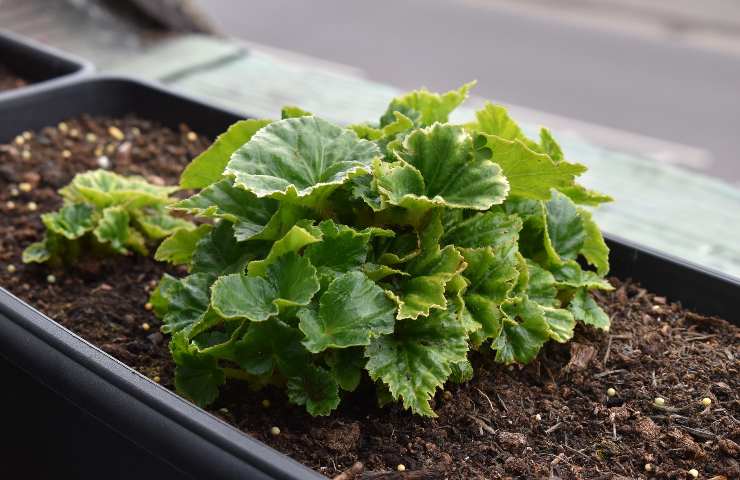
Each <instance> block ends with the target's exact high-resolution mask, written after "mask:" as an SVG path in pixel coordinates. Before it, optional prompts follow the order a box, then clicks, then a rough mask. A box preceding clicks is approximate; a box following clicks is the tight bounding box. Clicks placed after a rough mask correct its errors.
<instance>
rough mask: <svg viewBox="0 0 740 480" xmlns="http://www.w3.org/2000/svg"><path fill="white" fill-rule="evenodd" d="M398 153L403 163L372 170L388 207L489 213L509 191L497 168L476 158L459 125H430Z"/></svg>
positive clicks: (405, 144) (410, 138)
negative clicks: (444, 208) (439, 207)
mask: <svg viewBox="0 0 740 480" xmlns="http://www.w3.org/2000/svg"><path fill="white" fill-rule="evenodd" d="M396 155H397V157H398V158H399V159H400V160H402V161H401V162H396V163H394V164H387V163H377V164H376V166H375V176H376V178H377V185H378V189H379V190H380V192H381V194H382V195H383V197H384V198H385V200H386V201H387V202H388V203H390V204H392V205H398V206H401V207H404V208H408V209H411V210H414V209H421V210H423V209H428V208H430V207H434V206H446V207H450V208H470V209H474V210H487V209H489V208H490V207H491V206H493V205H496V204H499V203H501V202H503V201H504V199H505V198H506V195H507V193H508V191H509V186H508V183H507V181H506V178H504V176H503V175H502V174H501V169H500V168H499V167H498V166H497V165H496V164H494V163H493V162H491V161H490V160H487V159H481V158H477V157H476V155H475V152H474V150H473V142H472V140H471V138H470V136H469V135H468V134H467V133H466V132H465V131H464V130H463V129H462V127H457V126H453V125H442V124H434V125H433V126H431V127H429V128H425V129H420V130H415V131H414V132H413V133H411V134H410V135H408V136H407V137H406V138H405V140H404V142H403V148H402V149H400V150H399V151H398V152H396Z"/></svg>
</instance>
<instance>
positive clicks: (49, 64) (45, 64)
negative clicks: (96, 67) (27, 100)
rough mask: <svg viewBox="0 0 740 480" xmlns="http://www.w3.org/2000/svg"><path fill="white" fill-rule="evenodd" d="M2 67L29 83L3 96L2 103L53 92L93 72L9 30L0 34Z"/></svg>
mask: <svg viewBox="0 0 740 480" xmlns="http://www.w3.org/2000/svg"><path fill="white" fill-rule="evenodd" d="M0 64H2V65H4V66H6V67H8V68H10V69H11V70H12V71H13V72H15V73H16V74H18V75H19V76H21V77H22V78H23V79H24V80H26V81H27V82H28V85H26V86H23V87H20V88H16V89H13V90H6V91H3V92H0V99H2V98H10V97H14V96H17V95H25V94H28V93H32V92H34V91H38V90H43V89H46V88H52V87H54V86H55V85H59V84H61V83H65V82H69V81H74V79H76V78H79V77H81V76H83V75H86V74H88V73H90V72H91V71H92V70H93V67H92V65H91V64H90V63H88V62H85V61H83V60H80V59H78V58H76V57H74V56H72V55H69V54H67V53H64V52H60V51H59V50H56V49H53V48H50V47H47V46H46V45H42V44H40V43H38V42H35V41H33V40H29V39H28V38H25V37H21V36H19V35H16V34H14V33H11V32H8V31H7V30H0Z"/></svg>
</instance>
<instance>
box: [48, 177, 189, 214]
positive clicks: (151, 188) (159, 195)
mask: <svg viewBox="0 0 740 480" xmlns="http://www.w3.org/2000/svg"><path fill="white" fill-rule="evenodd" d="M175 190H177V187H160V186H157V185H152V184H151V183H149V182H147V181H146V180H144V179H143V178H141V177H124V176H121V175H118V174H117V173H113V172H110V171H108V170H92V171H88V172H85V173H78V174H77V175H75V177H74V179H72V182H71V183H70V184H69V185H67V186H66V187H64V188H62V189H61V190H59V193H60V194H61V196H62V198H64V199H65V200H67V201H68V202H70V203H89V204H91V205H93V206H95V207H97V208H99V209H103V208H106V207H110V206H125V207H126V208H127V209H136V208H144V207H157V206H163V205H167V204H168V203H170V199H169V195H170V194H171V193H172V192H174V191H175Z"/></svg>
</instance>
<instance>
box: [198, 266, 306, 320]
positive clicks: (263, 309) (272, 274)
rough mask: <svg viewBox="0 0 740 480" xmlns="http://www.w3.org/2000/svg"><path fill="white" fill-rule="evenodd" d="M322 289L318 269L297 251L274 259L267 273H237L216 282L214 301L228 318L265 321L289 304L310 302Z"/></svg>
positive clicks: (215, 305) (218, 309)
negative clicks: (260, 274)
mask: <svg viewBox="0 0 740 480" xmlns="http://www.w3.org/2000/svg"><path fill="white" fill-rule="evenodd" d="M318 291H319V281H318V277H317V276H316V269H315V268H314V267H313V266H312V265H311V262H309V261H308V259H306V258H303V257H300V256H298V255H297V254H296V253H294V252H290V253H287V254H285V255H282V256H281V257H280V258H278V259H277V260H276V261H275V262H273V263H271V264H270V265H269V266H268V267H267V270H266V271H265V273H264V276H254V275H253V274H252V275H250V276H247V275H244V274H240V273H235V274H231V275H226V276H223V277H221V278H219V279H218V280H216V282H215V283H214V284H213V287H212V293H211V304H212V306H213V308H214V310H216V311H217V312H218V313H219V315H221V316H223V317H225V318H247V319H249V320H251V321H253V322H264V321H265V320H267V319H268V318H270V317H273V316H276V315H277V314H278V313H280V311H281V310H282V309H285V308H287V307H295V306H303V305H308V303H309V302H310V301H311V298H313V296H314V294H315V293H316V292H318Z"/></svg>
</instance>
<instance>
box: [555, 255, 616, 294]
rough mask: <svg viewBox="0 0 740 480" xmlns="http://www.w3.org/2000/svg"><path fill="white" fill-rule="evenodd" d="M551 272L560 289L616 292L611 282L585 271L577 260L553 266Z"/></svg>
mask: <svg viewBox="0 0 740 480" xmlns="http://www.w3.org/2000/svg"><path fill="white" fill-rule="evenodd" d="M549 270H550V272H552V274H553V276H554V277H555V281H556V282H557V285H558V286H559V287H568V288H582V287H583V288H587V289H592V288H598V289H600V290H614V287H612V285H611V284H610V283H609V281H607V280H605V279H603V278H601V277H600V276H599V275H598V274H596V273H595V272H590V271H588V270H583V269H582V268H581V266H580V265H579V264H578V262H576V261H575V260H569V261H567V262H565V263H563V264H562V265H556V266H551V267H549Z"/></svg>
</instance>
